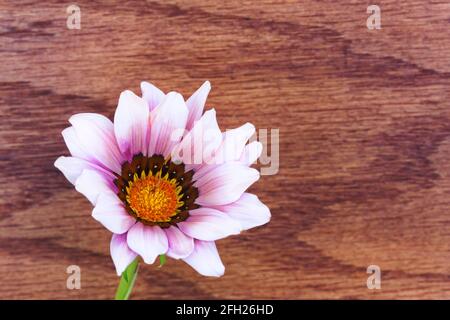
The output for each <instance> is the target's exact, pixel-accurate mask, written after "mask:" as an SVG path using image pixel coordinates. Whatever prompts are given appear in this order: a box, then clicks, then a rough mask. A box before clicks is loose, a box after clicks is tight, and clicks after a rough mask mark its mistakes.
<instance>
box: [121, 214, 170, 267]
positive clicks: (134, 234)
mask: <svg viewBox="0 0 450 320" xmlns="http://www.w3.org/2000/svg"><path fill="white" fill-rule="evenodd" d="M127 234H128V236H127V242H128V246H129V247H130V248H131V250H133V251H134V252H136V253H138V254H139V255H140V256H141V257H142V259H144V262H145V263H148V264H152V263H153V262H155V259H156V258H157V257H158V256H159V255H160V254H164V253H166V252H167V250H168V249H169V243H168V241H167V236H166V234H165V233H164V231H163V230H162V229H161V228H160V227H159V226H145V225H143V224H142V223H140V222H138V223H136V224H135V225H134V226H133V227H131V229H130V230H129V231H128V233H127Z"/></svg>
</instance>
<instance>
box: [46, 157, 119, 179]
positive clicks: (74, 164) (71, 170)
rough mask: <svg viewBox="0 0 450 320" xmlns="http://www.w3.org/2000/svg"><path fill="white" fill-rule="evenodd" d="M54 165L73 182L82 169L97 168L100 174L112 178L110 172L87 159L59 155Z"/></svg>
mask: <svg viewBox="0 0 450 320" xmlns="http://www.w3.org/2000/svg"><path fill="white" fill-rule="evenodd" d="M55 167H56V168H58V169H59V170H60V171H61V172H62V173H63V174H64V176H65V177H66V179H67V180H69V181H70V183H72V184H75V181H76V180H77V179H78V177H79V176H80V175H81V173H82V172H83V170H84V169H91V170H97V171H99V172H101V173H102V174H104V175H106V176H108V177H110V178H111V179H114V176H113V175H112V173H111V172H109V171H107V170H105V169H103V168H101V167H99V166H97V165H95V164H93V163H90V162H89V161H86V160H83V159H79V158H75V157H64V156H61V157H59V158H58V159H56V161H55Z"/></svg>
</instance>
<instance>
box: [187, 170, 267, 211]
mask: <svg viewBox="0 0 450 320" xmlns="http://www.w3.org/2000/svg"><path fill="white" fill-rule="evenodd" d="M202 171H207V173H204V172H202ZM193 178H194V180H197V181H196V182H195V183H194V186H195V187H197V188H198V190H199V197H198V198H197V199H196V203H198V204H200V205H203V206H209V205H223V204H228V203H231V202H234V201H236V200H237V199H239V198H240V196H241V195H242V193H243V192H244V191H245V190H247V188H248V187H249V186H251V185H252V184H253V183H254V182H256V181H257V180H258V179H259V172H258V171H257V170H256V169H253V168H249V167H247V166H245V165H243V164H242V163H239V162H227V163H224V164H222V165H219V166H216V167H214V168H213V169H211V168H210V167H209V166H204V167H202V168H201V169H200V170H199V171H197V172H196V173H195V174H194V177H193Z"/></svg>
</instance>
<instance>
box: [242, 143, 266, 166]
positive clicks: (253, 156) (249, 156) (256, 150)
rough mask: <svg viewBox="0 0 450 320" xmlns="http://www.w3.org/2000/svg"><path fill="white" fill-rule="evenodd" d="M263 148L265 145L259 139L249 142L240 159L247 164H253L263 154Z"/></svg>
mask: <svg viewBox="0 0 450 320" xmlns="http://www.w3.org/2000/svg"><path fill="white" fill-rule="evenodd" d="M262 149H263V145H262V143H261V142H259V141H253V142H251V143H249V144H247V145H246V146H245V148H244V151H243V152H242V155H241V158H240V159H239V161H241V162H242V163H243V164H245V165H247V166H251V165H252V164H253V163H255V162H256V160H258V158H259V156H260V155H261V152H262Z"/></svg>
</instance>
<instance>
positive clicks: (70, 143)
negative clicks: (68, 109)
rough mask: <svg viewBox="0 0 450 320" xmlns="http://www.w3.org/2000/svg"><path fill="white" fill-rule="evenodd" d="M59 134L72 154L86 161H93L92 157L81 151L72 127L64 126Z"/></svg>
mask: <svg viewBox="0 0 450 320" xmlns="http://www.w3.org/2000/svg"><path fill="white" fill-rule="evenodd" d="M61 134H62V136H63V139H64V142H65V143H66V146H67V148H68V149H69V151H70V154H71V155H72V156H74V157H77V158H80V159H84V160H88V161H89V160H94V161H95V159H94V158H93V157H91V156H89V154H87V153H86V152H84V151H83V149H82V147H81V144H80V141H79V139H78V137H77V134H76V133H75V129H74V128H73V127H68V128H65V129H64V130H63V131H62V133H61Z"/></svg>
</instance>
